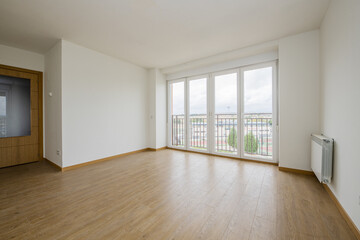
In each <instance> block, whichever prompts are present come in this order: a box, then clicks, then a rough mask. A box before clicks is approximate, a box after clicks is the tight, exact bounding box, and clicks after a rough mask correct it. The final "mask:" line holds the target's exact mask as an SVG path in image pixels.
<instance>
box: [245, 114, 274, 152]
mask: <svg viewBox="0 0 360 240" xmlns="http://www.w3.org/2000/svg"><path fill="white" fill-rule="evenodd" d="M272 136H273V131H272V114H271V113H251V114H245V115H244V151H245V153H246V154H250V155H255V156H256V155H258V156H259V155H260V156H265V157H270V156H272V153H273V151H272V142H273V141H272V139H273V137H272Z"/></svg>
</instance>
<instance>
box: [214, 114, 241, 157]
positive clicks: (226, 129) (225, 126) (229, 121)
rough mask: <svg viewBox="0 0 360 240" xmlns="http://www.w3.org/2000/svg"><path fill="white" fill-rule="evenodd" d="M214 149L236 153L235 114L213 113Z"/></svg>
mask: <svg viewBox="0 0 360 240" xmlns="http://www.w3.org/2000/svg"><path fill="white" fill-rule="evenodd" d="M215 151H216V152H222V153H232V154H234V153H237V115H236V114H215Z"/></svg>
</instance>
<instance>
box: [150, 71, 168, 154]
mask: <svg viewBox="0 0 360 240" xmlns="http://www.w3.org/2000/svg"><path fill="white" fill-rule="evenodd" d="M148 81H149V88H148V89H149V118H148V119H149V147H150V148H155V149H156V148H161V147H165V146H166V129H167V128H166V80H165V77H164V75H163V74H162V73H161V71H159V69H155V68H154V69H150V70H149V80H148Z"/></svg>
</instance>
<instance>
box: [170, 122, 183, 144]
mask: <svg viewBox="0 0 360 240" xmlns="http://www.w3.org/2000/svg"><path fill="white" fill-rule="evenodd" d="M171 126H172V127H171V129H172V134H171V144H172V146H176V147H184V146H185V117H184V115H172V121H171Z"/></svg>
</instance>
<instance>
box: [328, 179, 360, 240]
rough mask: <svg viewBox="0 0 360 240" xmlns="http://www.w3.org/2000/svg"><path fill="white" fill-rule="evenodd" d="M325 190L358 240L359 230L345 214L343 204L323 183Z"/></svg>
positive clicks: (359, 236)
mask: <svg viewBox="0 0 360 240" xmlns="http://www.w3.org/2000/svg"><path fill="white" fill-rule="evenodd" d="M323 186H324V188H325V190H326V191H327V192H328V194H329V195H330V198H331V199H332V200H333V201H334V203H335V205H336V207H337V208H338V210H339V212H340V213H341V215H342V216H343V217H344V219H345V221H346V222H347V224H348V225H349V227H350V229H351V230H352V231H353V233H354V234H355V236H356V238H357V239H358V240H360V231H359V229H358V228H357V227H356V225H355V223H354V222H353V221H352V220H351V218H350V217H349V215H348V214H347V212H346V211H345V209H344V208H343V206H342V205H341V203H340V202H339V200H338V199H337V198H336V196H335V194H334V193H333V192H332V191H331V189H330V188H329V187H328V185H326V184H323Z"/></svg>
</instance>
